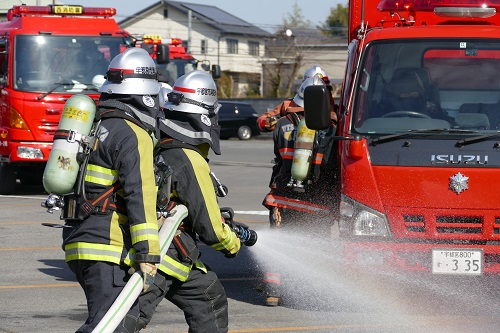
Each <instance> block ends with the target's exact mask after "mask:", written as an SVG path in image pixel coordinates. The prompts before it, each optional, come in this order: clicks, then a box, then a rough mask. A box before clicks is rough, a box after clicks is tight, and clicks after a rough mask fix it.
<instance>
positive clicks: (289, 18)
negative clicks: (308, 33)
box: [278, 2, 312, 30]
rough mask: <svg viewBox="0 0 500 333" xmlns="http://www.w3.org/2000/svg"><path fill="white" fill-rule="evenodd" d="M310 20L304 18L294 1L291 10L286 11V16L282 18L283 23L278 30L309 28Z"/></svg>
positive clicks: (310, 25)
mask: <svg viewBox="0 0 500 333" xmlns="http://www.w3.org/2000/svg"><path fill="white" fill-rule="evenodd" d="M311 27H312V24H311V21H309V20H306V19H305V17H304V15H303V14H302V8H300V6H299V5H298V4H297V2H294V4H293V6H292V11H291V12H287V13H286V16H285V17H284V18H283V23H282V24H281V27H280V28H279V29H278V30H286V29H292V30H293V28H311Z"/></svg>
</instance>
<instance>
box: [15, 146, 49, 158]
mask: <svg viewBox="0 0 500 333" xmlns="http://www.w3.org/2000/svg"><path fill="white" fill-rule="evenodd" d="M17 156H19V157H21V158H30V159H42V158H43V153H42V151H41V150H40V149H38V148H33V147H25V146H18V147H17Z"/></svg>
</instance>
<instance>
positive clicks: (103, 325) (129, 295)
mask: <svg viewBox="0 0 500 333" xmlns="http://www.w3.org/2000/svg"><path fill="white" fill-rule="evenodd" d="M187 214H188V210H187V208H186V206H184V205H177V206H175V208H174V209H172V211H171V215H170V216H169V217H168V218H167V219H166V220H165V222H163V225H162V226H161V228H160V230H159V231H158V234H159V236H160V258H162V259H163V257H164V256H165V255H166V253H167V250H168V248H169V246H170V243H171V242H172V239H173V238H174V236H175V232H176V230H177V228H178V227H179V224H180V223H181V222H182V220H183V219H185V218H186V216H187ZM157 266H158V265H157ZM142 288H143V283H142V273H141V271H140V270H137V271H135V273H134V274H132V276H131V277H130V280H129V281H128V282H127V284H126V285H125V287H124V288H123V290H122V291H121V293H120V294H119V295H118V297H117V298H116V300H115V301H114V302H113V304H112V305H111V307H110V308H109V310H108V312H106V314H105V315H104V317H103V318H102V319H101V321H100V322H99V324H98V325H97V326H96V328H94V330H93V331H92V333H112V332H113V331H114V330H115V329H116V328H117V327H118V325H119V324H120V322H121V321H122V320H123V318H124V317H125V315H126V314H127V312H128V311H129V310H130V308H131V307H132V305H133V304H134V302H135V300H136V299H137V298H138V297H139V294H140V293H141V291H142Z"/></svg>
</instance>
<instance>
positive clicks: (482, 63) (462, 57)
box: [305, 0, 500, 275]
mask: <svg viewBox="0 0 500 333" xmlns="http://www.w3.org/2000/svg"><path fill="white" fill-rule="evenodd" d="M499 12H500V5H499V4H498V3H497V2H493V1H485V2H477V1H473V0H461V1H453V0H451V1H448V0H428V1H420V0H403V1H401V0H351V1H350V4H349V29H350V35H349V47H348V60H347V64H346V71H345V77H344V80H343V87H342V92H341V97H340V105H339V127H338V133H337V134H338V136H337V137H336V139H337V140H338V164H337V165H335V166H334V167H335V168H337V170H338V179H339V182H340V184H339V188H340V192H341V198H340V202H339V203H338V204H339V206H338V208H339V212H340V213H339V216H338V227H339V234H340V237H341V243H342V248H343V254H344V256H345V259H346V261H347V262H350V263H356V264H357V265H362V266H363V267H364V266H366V267H374V268H380V267H384V268H394V269H396V270H400V271H401V270H417V271H423V272H429V273H432V274H450V275H454V274H460V275H481V274H483V273H498V272H500V200H499V198H500V186H498V184H497V183H496V181H497V179H498V177H500V75H499V73H500V14H498V13H499ZM305 94H306V95H305V108H306V110H305V112H306V122H307V125H308V126H309V127H311V128H313V129H321V128H326V127H327V125H328V124H329V117H328V107H327V106H328V102H327V98H326V95H327V90H326V89H325V88H324V87H321V86H313V87H308V88H307V90H306V92H305Z"/></svg>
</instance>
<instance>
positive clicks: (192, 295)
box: [138, 71, 256, 333]
mask: <svg viewBox="0 0 500 333" xmlns="http://www.w3.org/2000/svg"><path fill="white" fill-rule="evenodd" d="M219 108H220V105H219V104H218V101H217V90H216V85H215V82H214V81H213V79H212V77H211V76H210V75H209V74H207V73H205V72H204V71H192V72H190V73H188V74H186V75H183V76H181V77H180V78H179V79H177V81H176V82H175V84H174V87H173V91H172V92H170V93H169V94H168V101H166V102H165V104H164V112H165V119H164V120H162V121H161V122H160V130H161V140H160V142H159V143H158V145H157V149H156V151H155V155H156V156H155V159H156V161H157V162H158V161H159V160H161V161H162V164H166V165H168V166H170V168H171V169H172V176H171V193H172V195H171V202H172V203H182V204H183V205H185V206H186V207H187V208H188V215H187V217H186V218H185V219H184V220H183V221H182V223H181V225H180V227H179V229H178V230H177V234H176V236H175V237H174V238H173V241H172V243H171V245H170V248H169V249H168V251H167V255H166V256H165V257H163V258H162V260H161V263H160V265H159V267H158V270H159V273H158V274H157V275H156V277H155V285H154V288H153V287H152V288H150V289H149V290H148V291H147V292H145V293H143V294H141V295H140V296H139V303H140V309H141V317H140V323H139V324H140V326H139V327H138V329H142V328H144V327H146V325H147V324H148V323H149V322H150V320H151V318H152V316H153V313H154V311H155V308H156V307H157V305H158V304H159V303H160V302H161V300H162V299H163V298H166V299H168V300H169V301H170V302H172V303H173V304H175V305H176V306H177V307H178V308H179V309H181V310H182V311H184V316H185V319H186V322H187V324H188V325H189V332H191V333H206V332H211V333H215V332H217V333H222V332H228V302H227V297H226V293H225V291H224V287H223V286H222V284H221V282H220V281H219V279H218V277H217V275H216V274H215V272H213V271H212V270H211V269H210V267H208V266H207V265H205V264H204V263H203V262H202V261H201V260H200V251H199V248H198V244H197V238H199V240H201V241H202V242H203V243H205V244H206V245H208V246H210V247H212V248H213V249H215V250H217V251H220V252H221V253H222V254H224V255H225V256H226V257H228V258H232V257H234V256H236V254H237V253H238V251H239V250H240V246H241V243H242V242H243V244H250V243H252V242H253V243H255V240H256V238H255V237H254V238H252V240H250V239H246V238H245V236H244V235H243V233H236V232H235V231H233V229H232V228H231V226H233V227H234V226H235V224H231V225H230V224H226V223H224V221H223V219H222V217H221V212H220V208H219V205H218V202H217V197H216V191H215V189H214V182H213V179H212V177H211V172H210V168H209V165H208V160H207V156H208V153H209V149H212V150H213V152H214V153H215V154H220V145H219V130H220V127H219V125H218V122H217V112H218V110H219ZM214 178H215V177H214ZM215 179H216V178H215ZM218 187H219V188H222V187H221V186H218ZM160 191H161V189H160ZM222 192H225V191H222ZM245 231H246V233H247V234H248V232H249V230H248V229H246V230H245ZM252 232H253V231H252ZM253 234H254V235H256V234H255V232H253ZM238 236H240V237H242V238H244V239H242V240H240V238H238ZM247 242H248V243H247ZM253 243H252V244H251V245H253Z"/></svg>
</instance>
